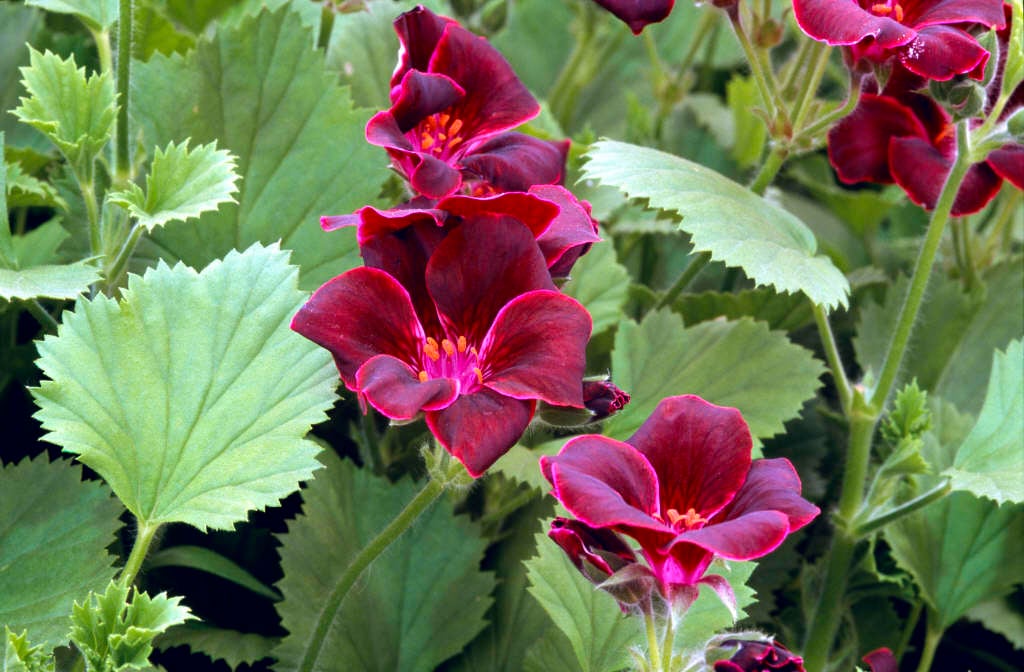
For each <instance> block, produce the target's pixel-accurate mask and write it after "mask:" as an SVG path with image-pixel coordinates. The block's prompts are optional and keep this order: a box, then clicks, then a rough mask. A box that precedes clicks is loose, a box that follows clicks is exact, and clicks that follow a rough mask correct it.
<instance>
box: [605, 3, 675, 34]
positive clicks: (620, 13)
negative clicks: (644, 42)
mask: <svg viewBox="0 0 1024 672" xmlns="http://www.w3.org/2000/svg"><path fill="white" fill-rule="evenodd" d="M594 1H595V2H596V3H597V4H599V5H601V6H602V7H604V8H605V9H607V10H608V11H609V12H611V13H612V14H614V15H615V16H616V17H617V18H618V19H619V20H620V21H622V22H623V23H625V24H626V25H627V26H629V29H630V30H632V31H633V34H634V35H639V34H640V32H641V31H642V30H643V29H644V28H645V27H647V24H649V23H658V22H659V21H663V20H665V17H667V16H668V15H669V14H670V13H671V12H672V6H673V5H674V4H675V2H674V0H594Z"/></svg>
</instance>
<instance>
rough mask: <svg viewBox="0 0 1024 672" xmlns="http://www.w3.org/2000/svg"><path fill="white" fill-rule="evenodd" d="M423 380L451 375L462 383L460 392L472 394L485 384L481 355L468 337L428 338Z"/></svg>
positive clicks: (424, 356)
mask: <svg viewBox="0 0 1024 672" xmlns="http://www.w3.org/2000/svg"><path fill="white" fill-rule="evenodd" d="M422 352H423V354H422V356H421V358H420V359H421V364H422V368H421V369H420V371H419V374H418V376H419V379H420V382H423V383H425V382H427V381H428V380H431V379H433V378H451V379H452V380H455V381H457V382H458V384H459V393H460V394H472V393H473V392H475V391H476V390H478V389H479V388H480V387H481V386H483V383H484V372H483V369H482V367H481V363H480V355H479V353H478V352H477V349H476V347H475V346H472V345H470V344H469V341H468V340H467V339H466V337H465V336H458V337H456V338H455V339H450V338H442V339H441V341H440V342H438V341H437V339H435V338H432V337H428V338H427V340H426V341H424V343H423V348H422Z"/></svg>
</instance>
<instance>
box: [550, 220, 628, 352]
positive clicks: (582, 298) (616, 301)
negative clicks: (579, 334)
mask: <svg viewBox="0 0 1024 672" xmlns="http://www.w3.org/2000/svg"><path fill="white" fill-rule="evenodd" d="M601 237H602V238H603V239H604V241H603V242H599V243H595V244H594V245H593V246H592V247H591V248H590V251H589V252H587V253H586V254H585V255H583V256H582V257H580V259H579V261H577V262H576V265H575V266H573V268H572V273H571V275H570V279H569V282H567V283H565V285H564V286H563V287H562V291H563V292H565V293H566V294H568V295H569V296H571V297H573V298H575V299H576V300H577V301H579V302H580V303H582V304H583V307H584V308H586V309H587V311H588V312H589V313H590V317H591V319H593V320H594V330H593V333H595V334H599V333H601V332H602V331H604V330H605V329H608V328H609V327H612V326H614V325H615V324H617V323H618V321H619V320H620V319H621V317H622V306H623V304H624V303H625V302H626V295H627V294H628V292H629V272H628V271H626V269H625V267H624V266H622V264H620V263H619V262H618V259H617V257H616V254H615V245H613V244H612V242H611V240H610V239H609V237H608V235H607V233H605V232H602V233H601Z"/></svg>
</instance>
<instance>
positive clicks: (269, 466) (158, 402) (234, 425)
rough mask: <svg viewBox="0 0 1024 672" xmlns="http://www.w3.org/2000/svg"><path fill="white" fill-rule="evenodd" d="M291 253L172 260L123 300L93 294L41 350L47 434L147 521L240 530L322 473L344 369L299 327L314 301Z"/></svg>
mask: <svg viewBox="0 0 1024 672" xmlns="http://www.w3.org/2000/svg"><path fill="white" fill-rule="evenodd" d="M297 280H298V272H297V269H296V268H295V267H294V266H290V265H289V264H288V253H287V252H284V251H281V250H279V249H278V248H277V247H276V246H271V247H269V248H266V247H262V246H261V245H258V244H256V245H253V246H252V247H250V248H249V249H248V250H247V251H246V252H243V253H239V252H232V253H230V254H229V255H228V256H227V257H225V259H224V260H223V261H217V262H214V263H212V264H210V265H209V266H208V267H207V268H206V269H204V270H203V271H202V272H201V273H196V272H195V271H193V270H192V269H190V268H187V267H185V266H183V265H180V264H179V265H177V266H175V267H174V268H170V267H168V266H167V265H166V264H163V263H161V264H160V265H159V266H158V267H157V268H155V269H151V270H150V271H148V272H147V273H146V274H145V275H144V276H142V277H139V276H131V277H130V278H129V281H128V288H127V290H125V291H123V292H122V298H121V300H120V301H115V300H113V299H109V298H106V297H102V296H99V297H97V298H95V299H93V300H91V301H90V300H85V299H80V300H79V302H78V303H77V304H76V308H75V311H74V312H73V313H65V316H64V319H63V323H62V324H61V327H60V329H59V331H58V334H57V336H48V337H47V338H46V339H45V340H43V341H42V342H41V343H40V344H39V346H38V347H39V353H40V359H39V361H38V365H39V367H40V369H42V371H43V373H44V374H46V375H47V376H48V377H49V378H50V380H44V381H43V382H42V383H41V385H40V386H39V387H38V388H36V389H34V390H33V394H34V396H35V398H36V402H37V404H38V405H39V411H38V412H37V413H36V417H37V418H39V420H40V421H41V422H42V424H43V428H44V429H46V430H47V431H48V432H49V433H48V434H47V435H46V436H45V437H44V438H46V439H47V440H49V441H51V442H53V443H56V444H58V445H60V446H62V447H63V448H64V450H66V451H67V452H71V453H76V454H77V455H79V459H81V460H82V462H84V463H85V464H87V465H89V466H90V467H92V468H93V469H95V470H96V471H97V472H98V473H99V474H100V475H101V476H103V477H104V478H105V479H106V480H107V482H108V483H109V484H110V486H111V487H112V488H113V490H114V492H115V493H116V494H117V495H118V497H119V498H120V499H121V501H122V502H124V503H125V505H126V506H127V507H128V509H129V510H130V511H131V512H132V513H133V514H135V515H136V516H137V517H138V518H139V519H140V521H142V522H143V523H147V524H159V523H167V522H175V521H176V522H185V523H188V524H190V525H194V526H196V527H198V528H200V529H206V528H208V527H213V528H219V529H227V528H230V527H231V526H232V525H233V524H234V523H236V522H238V521H240V520H244V519H245V516H246V514H247V513H248V512H249V511H252V510H255V509H261V508H263V507H266V506H269V505H273V504H276V503H277V502H278V501H279V500H280V499H281V498H283V497H285V496H287V495H288V494H289V493H291V492H293V491H294V490H295V489H296V488H297V487H298V484H299V482H300V481H303V480H306V479H308V478H309V477H310V475H311V474H312V473H313V471H314V470H315V469H317V468H318V467H319V463H318V462H317V461H316V460H315V459H314V456H315V454H316V452H317V450H318V449H317V447H316V445H315V444H313V443H312V442H309V441H306V440H305V439H304V438H303V437H304V436H305V434H306V432H308V431H309V428H310V426H311V425H312V424H313V423H316V422H319V421H321V420H322V419H323V418H325V417H326V416H325V410H326V409H327V408H328V407H329V406H330V405H331V403H332V402H333V400H334V393H333V388H334V387H335V385H336V382H337V374H336V372H335V371H334V367H333V366H331V364H330V357H329V355H327V353H326V352H325V351H323V350H322V349H320V348H318V347H316V346H315V345H313V344H312V343H309V342H308V341H306V340H305V339H303V338H302V337H301V336H299V335H298V334H295V333H294V332H292V331H291V330H290V329H289V328H288V324H289V320H290V319H291V316H292V315H293V314H294V312H295V311H296V310H297V309H298V307H299V306H300V305H301V304H302V302H303V300H304V298H305V295H304V294H303V292H300V291H299V290H298V289H297V288H296V283H297Z"/></svg>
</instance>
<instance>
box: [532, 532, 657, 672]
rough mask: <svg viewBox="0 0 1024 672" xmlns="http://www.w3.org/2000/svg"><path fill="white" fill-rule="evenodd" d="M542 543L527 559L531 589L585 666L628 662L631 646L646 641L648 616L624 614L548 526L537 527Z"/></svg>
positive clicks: (588, 670)
mask: <svg viewBox="0 0 1024 672" xmlns="http://www.w3.org/2000/svg"><path fill="white" fill-rule="evenodd" d="M544 528H545V529H547V524H545V525H544ZM536 544H537V555H536V556H534V557H533V558H531V559H530V560H527V562H526V566H527V568H528V572H529V579H530V594H531V595H533V597H534V598H536V599H537V601H538V602H540V604H541V606H542V607H544V609H545V610H546V611H547V612H548V616H550V617H551V620H552V621H554V622H555V625H557V626H558V629H559V630H561V631H562V633H563V634H564V635H565V636H566V637H567V638H568V640H569V642H570V643H571V644H572V651H573V652H574V653H575V654H576V662H577V663H578V664H579V667H580V669H581V670H582V672H613V671H614V670H621V669H622V668H624V667H626V666H627V665H628V664H629V660H630V659H629V647H630V646H633V645H635V644H639V643H640V642H641V641H643V624H642V619H639V618H629V617H627V616H624V615H623V613H622V611H621V610H620V609H619V605H618V603H617V602H616V601H615V598H613V597H612V596H611V595H609V594H608V593H606V592H604V591H602V590H598V589H597V588H595V587H594V585H593V584H592V583H590V582H589V581H587V579H586V578H584V576H583V575H582V574H581V573H580V572H579V570H577V569H576V568H575V567H574V566H573V564H572V562H571V561H570V560H569V558H568V557H567V556H566V555H565V553H564V552H563V551H562V549H561V548H559V547H558V544H556V543H554V542H553V541H551V540H550V539H548V537H547V534H546V532H543V531H542V532H538V533H537V535H536ZM551 664H552V663H551V662H549V663H548V665H549V666H550V665H551ZM549 669H556V668H555V667H549Z"/></svg>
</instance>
